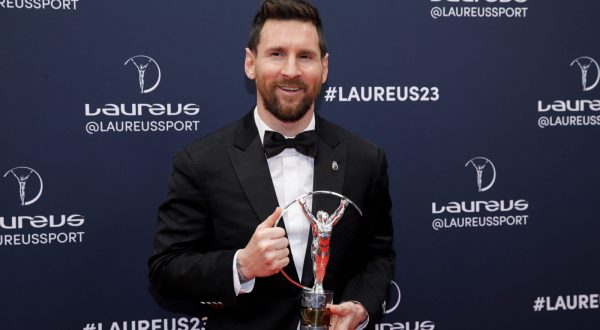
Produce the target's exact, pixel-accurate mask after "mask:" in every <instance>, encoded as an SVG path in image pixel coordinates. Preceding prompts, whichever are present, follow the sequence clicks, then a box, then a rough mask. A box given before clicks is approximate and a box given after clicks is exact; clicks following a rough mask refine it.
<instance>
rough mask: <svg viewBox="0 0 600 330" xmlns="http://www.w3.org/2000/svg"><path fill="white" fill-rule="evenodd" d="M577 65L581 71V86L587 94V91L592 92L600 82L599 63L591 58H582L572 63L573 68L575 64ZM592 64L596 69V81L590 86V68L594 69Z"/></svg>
mask: <svg viewBox="0 0 600 330" xmlns="http://www.w3.org/2000/svg"><path fill="white" fill-rule="evenodd" d="M575 63H577V65H578V66H579V69H580V70H581V84H582V85H583V90H584V91H585V92H587V91H591V90H592V89H594V88H596V86H597V85H598V82H599V81H600V66H598V62H596V61H595V60H594V59H593V58H591V57H588V56H581V57H578V58H576V59H574V60H573V62H571V66H573V64H575ZM592 64H593V65H594V67H595V68H596V80H595V81H594V83H593V84H591V85H589V84H588V78H589V76H588V73H589V71H590V68H591V67H592Z"/></svg>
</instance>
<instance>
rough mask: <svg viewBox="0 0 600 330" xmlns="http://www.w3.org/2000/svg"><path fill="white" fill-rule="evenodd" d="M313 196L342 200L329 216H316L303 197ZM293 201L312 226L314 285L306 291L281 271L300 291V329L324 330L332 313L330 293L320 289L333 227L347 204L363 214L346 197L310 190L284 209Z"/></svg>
mask: <svg viewBox="0 0 600 330" xmlns="http://www.w3.org/2000/svg"><path fill="white" fill-rule="evenodd" d="M316 194H327V195H333V196H336V197H339V198H341V200H340V205H339V206H338V208H337V209H336V210H335V211H334V212H333V214H331V215H329V213H327V212H325V211H317V215H316V216H314V215H313V214H312V213H311V212H310V209H309V207H308V206H307V204H306V201H305V198H306V197H307V196H310V195H316ZM296 202H298V203H299V204H300V207H301V208H302V212H303V213H304V215H305V216H306V219H307V220H308V221H309V222H310V226H311V233H312V245H311V258H312V264H313V274H314V279H315V283H314V285H313V287H312V288H308V287H305V286H302V285H300V284H298V283H296V282H295V281H294V280H292V279H291V278H290V277H289V276H288V275H287V274H286V273H285V272H284V271H282V274H283V275H284V276H285V277H286V278H287V279H288V280H289V281H291V282H292V283H293V284H294V285H296V286H299V287H301V288H302V289H303V290H302V294H301V297H300V300H301V301H300V303H301V310H300V329H301V330H326V329H329V322H330V319H331V314H330V312H329V310H328V309H327V308H326V306H327V304H331V303H333V291H329V290H325V289H324V288H323V280H324V279H325V271H326V268H327V263H328V262H329V254H330V252H329V244H330V242H331V234H332V232H333V227H334V226H335V225H336V224H337V223H338V222H339V221H340V219H341V218H342V216H343V215H344V211H346V207H347V206H348V205H349V204H350V205H352V206H354V207H355V208H356V210H357V211H358V213H359V214H360V215H362V211H361V210H360V209H359V208H358V206H356V204H354V203H353V202H352V201H351V200H349V199H348V198H347V197H344V196H342V195H340V194H338V193H335V192H331V191H313V192H310V193H308V194H305V195H302V196H300V197H298V198H297V199H296V200H294V201H293V202H292V203H290V204H289V205H287V206H286V207H285V208H284V210H286V209H287V208H288V207H289V206H291V205H292V204H294V203H296Z"/></svg>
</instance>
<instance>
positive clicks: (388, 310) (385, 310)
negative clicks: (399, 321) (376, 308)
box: [382, 281, 402, 314]
mask: <svg viewBox="0 0 600 330" xmlns="http://www.w3.org/2000/svg"><path fill="white" fill-rule="evenodd" d="M394 291H395V292H397V296H398V297H397V298H396V297H395V296H394V295H393V294H392V292H394ZM400 298H402V293H401V292H400V287H399V286H398V284H396V282H394V281H392V285H391V286H390V289H389V290H388V299H390V300H391V299H397V301H396V303H395V304H394V305H393V306H392V307H390V308H387V305H388V303H387V300H386V301H384V302H383V306H382V307H383V314H390V313H392V312H393V311H395V310H396V308H398V305H400Z"/></svg>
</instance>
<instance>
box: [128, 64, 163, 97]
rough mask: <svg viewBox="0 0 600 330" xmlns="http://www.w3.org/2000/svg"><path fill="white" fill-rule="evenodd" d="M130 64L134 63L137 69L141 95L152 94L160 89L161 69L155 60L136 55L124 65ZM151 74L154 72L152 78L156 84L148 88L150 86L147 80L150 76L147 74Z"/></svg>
mask: <svg viewBox="0 0 600 330" xmlns="http://www.w3.org/2000/svg"><path fill="white" fill-rule="evenodd" d="M129 63H133V65H134V66H135V68H136V69H137V73H138V82H139V84H140V93H142V94H146V93H150V92H152V91H153V90H155V89H156V87H158V84H160V76H161V73H160V67H159V66H158V63H157V62H156V61H155V60H154V59H153V58H151V57H149V56H146V55H136V56H133V57H130V58H128V59H127V61H125V64H123V65H127V64H129ZM149 72H153V74H152V78H155V79H156V82H154V84H153V85H152V86H150V87H148V85H149V84H146V78H148V76H149V75H146V73H149Z"/></svg>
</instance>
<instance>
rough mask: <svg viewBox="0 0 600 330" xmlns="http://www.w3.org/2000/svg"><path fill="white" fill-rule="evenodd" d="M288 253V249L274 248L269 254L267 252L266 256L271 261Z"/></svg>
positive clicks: (279, 258) (280, 258) (285, 256)
mask: <svg viewBox="0 0 600 330" xmlns="http://www.w3.org/2000/svg"><path fill="white" fill-rule="evenodd" d="M289 255H290V250H288V249H283V250H275V251H271V252H269V254H267V258H268V259H269V260H272V261H278V260H282V259H285V258H287V257H288V256H289Z"/></svg>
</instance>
